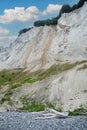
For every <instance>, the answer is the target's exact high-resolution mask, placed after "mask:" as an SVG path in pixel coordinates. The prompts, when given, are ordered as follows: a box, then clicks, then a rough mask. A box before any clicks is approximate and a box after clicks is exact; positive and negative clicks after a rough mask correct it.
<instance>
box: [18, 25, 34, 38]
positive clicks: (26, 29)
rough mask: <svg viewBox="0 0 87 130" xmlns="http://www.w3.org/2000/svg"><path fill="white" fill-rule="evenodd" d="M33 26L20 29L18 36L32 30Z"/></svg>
mask: <svg viewBox="0 0 87 130" xmlns="http://www.w3.org/2000/svg"><path fill="white" fill-rule="evenodd" d="M32 28H33V27H30V28H24V29H22V30H20V31H19V34H18V36H20V35H21V34H23V33H26V32H27V31H29V30H31V29H32Z"/></svg>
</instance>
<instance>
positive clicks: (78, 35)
mask: <svg viewBox="0 0 87 130" xmlns="http://www.w3.org/2000/svg"><path fill="white" fill-rule="evenodd" d="M86 60H87V3H85V5H84V6H83V7H82V8H80V9H78V10H75V11H74V12H71V13H68V14H63V15H62V17H61V18H60V19H59V21H58V25H57V26H45V27H37V28H36V27H34V28H33V29H31V30H30V31H28V32H26V33H24V34H22V35H20V36H19V37H18V38H17V39H16V41H14V43H12V44H10V46H9V47H7V48H4V47H2V48H0V70H2V69H13V68H25V69H26V70H30V71H36V70H42V69H48V68H49V67H50V66H52V65H54V64H65V63H67V62H68V63H71V64H73V63H77V66H75V67H74V68H73V69H71V70H68V71H66V72H62V73H61V74H56V75H55V76H50V78H47V79H44V80H43V81H40V82H36V83H34V84H32V85H30V84H28V85H27V86H26V85H23V86H22V87H21V88H18V89H16V90H15V92H14V94H13V96H12V97H11V98H12V99H13V100H14V101H15V100H19V99H20V97H21V96H23V95H29V94H30V97H31V98H33V96H34V98H35V99H36V100H39V99H41V101H49V102H52V103H55V104H56V105H57V106H58V105H61V106H62V107H63V109H64V110H69V109H75V108H78V107H79V106H81V105H83V106H86V107H87V80H86V79H87V67H86V66H87V63H86ZM84 61H85V62H84ZM28 86H32V87H31V88H30V87H28ZM39 87H40V88H39ZM25 91H26V92H25ZM38 93H41V94H40V95H38ZM15 95H16V96H15ZM41 101H40V102H41Z"/></svg>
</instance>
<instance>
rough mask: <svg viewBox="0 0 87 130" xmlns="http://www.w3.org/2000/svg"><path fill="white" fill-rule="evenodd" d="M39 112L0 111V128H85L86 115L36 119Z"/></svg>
mask: <svg viewBox="0 0 87 130" xmlns="http://www.w3.org/2000/svg"><path fill="white" fill-rule="evenodd" d="M39 116H40V113H28V112H3V113H0V130H87V116H78V117H73V116H72V117H68V118H66V119H56V118H55V119H36V118H38V117H39Z"/></svg>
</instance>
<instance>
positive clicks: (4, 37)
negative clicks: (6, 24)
mask: <svg viewBox="0 0 87 130" xmlns="http://www.w3.org/2000/svg"><path fill="white" fill-rule="evenodd" d="M16 37H17V36H0V41H3V40H6V39H8V40H12V41H13V40H15V39H16Z"/></svg>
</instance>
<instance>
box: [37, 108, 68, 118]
mask: <svg viewBox="0 0 87 130" xmlns="http://www.w3.org/2000/svg"><path fill="white" fill-rule="evenodd" d="M67 117H68V113H65V112H57V111H56V110H54V109H47V111H45V112H44V113H43V114H42V115H40V116H39V117H37V118H35V119H37V120H38V119H51V118H67Z"/></svg>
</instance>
